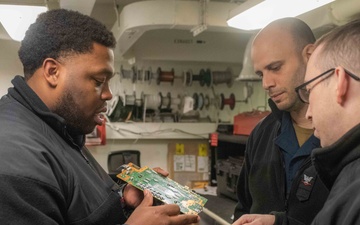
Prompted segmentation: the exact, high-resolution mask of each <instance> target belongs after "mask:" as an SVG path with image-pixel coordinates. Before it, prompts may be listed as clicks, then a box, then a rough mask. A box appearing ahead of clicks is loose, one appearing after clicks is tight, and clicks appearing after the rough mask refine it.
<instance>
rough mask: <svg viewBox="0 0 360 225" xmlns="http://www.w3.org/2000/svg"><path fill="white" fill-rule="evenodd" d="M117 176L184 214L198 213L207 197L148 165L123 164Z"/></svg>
mask: <svg viewBox="0 0 360 225" xmlns="http://www.w3.org/2000/svg"><path fill="white" fill-rule="evenodd" d="M123 167H124V168H123V169H122V171H121V173H119V174H118V175H117V177H118V178H120V179H121V180H123V181H125V182H127V183H128V184H131V185H133V186H134V187H136V188H138V189H140V190H142V191H143V190H144V189H148V190H149V191H150V192H151V193H152V194H153V196H154V197H155V198H156V199H158V200H160V201H161V202H163V203H166V204H176V205H178V206H179V207H180V211H181V212H182V213H184V214H195V215H197V214H198V213H200V212H201V211H202V209H203V207H204V205H205V203H206V202H207V199H206V198H204V197H202V196H200V195H198V194H196V193H195V192H193V191H191V190H190V189H189V188H188V187H186V186H182V185H180V184H179V183H177V182H176V181H174V180H172V179H170V178H167V177H164V176H161V175H160V174H158V173H157V172H155V171H154V170H152V169H149V168H148V167H141V168H140V167H138V166H136V165H134V164H133V163H129V164H127V165H124V166H123Z"/></svg>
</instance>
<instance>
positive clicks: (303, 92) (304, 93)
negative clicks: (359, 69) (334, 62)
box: [295, 68, 360, 103]
mask: <svg viewBox="0 0 360 225" xmlns="http://www.w3.org/2000/svg"><path fill="white" fill-rule="evenodd" d="M344 70H345V73H346V74H347V75H349V76H350V77H351V78H353V79H354V80H356V81H360V77H358V76H356V75H355V74H353V73H351V72H350V71H348V70H346V69H344ZM334 71H335V68H331V69H328V70H326V71H325V72H323V73H322V74H320V75H318V76H316V77H314V78H313V79H311V80H309V81H307V82H305V83H303V84H301V85H300V86H298V87H296V88H295V91H296V93H297V95H298V96H299V98H300V100H301V101H302V102H304V103H309V95H310V90H311V89H306V86H308V85H309V84H310V83H311V82H313V81H315V80H317V79H319V78H320V77H323V76H325V75H326V74H328V73H330V72H334ZM323 80H325V79H323ZM320 82H321V81H320Z"/></svg>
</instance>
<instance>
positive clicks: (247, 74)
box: [235, 34, 261, 81]
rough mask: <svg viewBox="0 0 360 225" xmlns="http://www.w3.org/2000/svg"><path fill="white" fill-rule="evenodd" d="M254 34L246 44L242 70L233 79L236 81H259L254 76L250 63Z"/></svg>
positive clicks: (258, 78) (256, 76) (257, 77)
mask: <svg viewBox="0 0 360 225" xmlns="http://www.w3.org/2000/svg"><path fill="white" fill-rule="evenodd" d="M255 36H256V34H254V35H252V36H251V37H250V39H249V41H248V43H247V44H246V48H245V53H244V60H243V68H242V70H241V72H240V74H239V76H238V77H237V78H236V79H235V80H238V81H260V80H261V78H260V77H259V76H258V75H256V74H255V72H254V68H253V65H252V62H251V46H252V43H253V40H254V38H255Z"/></svg>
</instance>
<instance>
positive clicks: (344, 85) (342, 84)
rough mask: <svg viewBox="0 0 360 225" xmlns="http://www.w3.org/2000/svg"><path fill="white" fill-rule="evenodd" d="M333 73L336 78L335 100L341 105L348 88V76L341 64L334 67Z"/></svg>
mask: <svg viewBox="0 0 360 225" xmlns="http://www.w3.org/2000/svg"><path fill="white" fill-rule="evenodd" d="M334 73H335V76H336V78H337V86H336V102H337V103H338V104H340V105H343V104H344V103H345V100H346V94H347V90H348V88H349V76H347V75H346V72H345V70H344V68H342V67H341V66H338V67H336V68H335V71H334Z"/></svg>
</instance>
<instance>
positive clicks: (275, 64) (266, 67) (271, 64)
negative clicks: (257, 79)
mask: <svg viewBox="0 0 360 225" xmlns="http://www.w3.org/2000/svg"><path fill="white" fill-rule="evenodd" d="M278 65H284V60H278V61H274V62H271V63H269V64H267V65H266V66H264V69H266V70H271V68H272V67H273V66H278ZM262 73H263V72H262V71H261V70H256V71H255V74H258V75H260V74H262Z"/></svg>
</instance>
